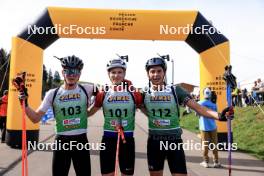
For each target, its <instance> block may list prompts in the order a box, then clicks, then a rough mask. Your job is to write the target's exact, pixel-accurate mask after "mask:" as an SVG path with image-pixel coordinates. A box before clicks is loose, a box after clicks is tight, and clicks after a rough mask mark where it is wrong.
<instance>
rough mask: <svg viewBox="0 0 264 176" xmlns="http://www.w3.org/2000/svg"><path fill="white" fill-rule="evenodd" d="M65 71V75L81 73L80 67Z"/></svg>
mask: <svg viewBox="0 0 264 176" xmlns="http://www.w3.org/2000/svg"><path fill="white" fill-rule="evenodd" d="M63 72H64V74H65V75H79V74H80V73H81V71H80V70H78V69H64V70H63Z"/></svg>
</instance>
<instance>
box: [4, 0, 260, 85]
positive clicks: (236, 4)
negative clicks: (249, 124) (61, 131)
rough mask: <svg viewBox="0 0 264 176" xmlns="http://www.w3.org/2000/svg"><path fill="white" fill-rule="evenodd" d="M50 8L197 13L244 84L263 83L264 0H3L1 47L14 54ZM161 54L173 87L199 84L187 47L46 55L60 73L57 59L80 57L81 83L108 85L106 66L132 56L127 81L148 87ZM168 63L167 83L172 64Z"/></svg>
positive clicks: (108, 45)
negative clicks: (15, 43) (16, 43)
mask: <svg viewBox="0 0 264 176" xmlns="http://www.w3.org/2000/svg"><path fill="white" fill-rule="evenodd" d="M48 6H58V7H72V8H74V7H78V8H98V9H144V10H149V9H155V10H198V11H200V12H201V13H202V14H203V16H204V17H205V18H206V19H207V20H211V21H212V22H213V25H214V26H215V27H216V28H217V29H218V30H220V31H221V32H222V33H223V34H224V35H225V36H226V37H227V38H228V39H229V41H230V47H231V48H230V51H231V56H230V59H231V64H232V66H233V73H234V74H235V75H236V76H237V78H238V82H240V85H241V86H242V87H243V86H248V85H250V84H248V83H251V82H253V81H254V80H255V79H257V78H262V80H264V69H263V65H264V53H263V49H264V44H263V41H264V35H263V31H264V1H262V0H251V1H238V0H233V1H230V0H229V1H228V0H222V1H216V0H215V1H212V0H199V1H198V0H186V1H183V0H151V1H150V0H133V1H132V0H94V1H91V0H72V1H69V0H20V1H17V0H1V1H0V16H1V27H0V47H2V48H4V49H6V50H8V51H9V50H11V38H12V36H16V35H17V34H18V33H20V32H21V31H22V30H23V29H24V28H25V27H27V25H28V24H30V23H32V22H34V21H35V20H36V19H37V18H38V17H39V15H40V14H41V12H42V11H43V10H44V9H45V8H46V7H48ZM157 53H159V54H161V55H163V54H169V55H170V57H171V58H173V60H174V66H175V76H174V82H175V83H180V82H185V83H190V84H194V85H199V77H200V76H199V55H198V54H197V53H196V52H195V51H194V50H193V49H192V48H190V47H189V46H188V45H187V44H186V43H185V42H180V41H143V40H102V39H100V40H96V39H94V40H91V39H59V40H57V41H56V42H54V43H53V44H52V45H51V46H49V47H48V48H47V49H46V50H45V52H44V64H45V65H46V67H47V69H51V70H52V71H53V72H54V71H55V70H57V71H60V70H61V67H60V63H59V62H58V60H56V59H55V58H53V56H54V55H56V56H59V57H63V56H67V55H73V54H75V55H76V56H79V57H80V58H82V59H83V60H84V64H85V66H84V69H83V72H82V76H81V80H82V81H89V82H94V83H100V84H105V83H108V82H109V79H108V76H107V72H106V69H105V68H106V63H107V61H108V60H109V59H113V58H117V56H116V54H119V55H128V56H129V62H128V69H127V75H126V77H127V78H128V79H130V80H132V81H133V82H134V84H135V85H136V86H137V87H143V86H145V85H147V76H146V73H145V70H144V65H145V62H146V60H147V59H149V58H151V57H155V56H157ZM171 64H172V63H171V62H169V63H168V68H169V69H168V75H167V76H168V82H172V80H171V77H172V76H171V66H172V65H171Z"/></svg>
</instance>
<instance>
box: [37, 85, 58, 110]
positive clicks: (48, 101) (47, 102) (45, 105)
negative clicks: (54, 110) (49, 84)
mask: <svg viewBox="0 0 264 176" xmlns="http://www.w3.org/2000/svg"><path fill="white" fill-rule="evenodd" d="M55 90H56V89H51V90H49V91H48V92H47V93H46V95H45V97H44V99H43V101H42V102H41V104H40V106H39V107H38V109H37V111H42V112H47V111H48V109H49V108H50V107H51V106H52V99H53V96H54V93H55Z"/></svg>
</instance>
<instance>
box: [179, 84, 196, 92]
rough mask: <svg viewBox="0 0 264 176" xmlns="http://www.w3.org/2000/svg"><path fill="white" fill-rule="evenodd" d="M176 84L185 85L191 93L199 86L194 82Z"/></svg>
mask: <svg viewBox="0 0 264 176" xmlns="http://www.w3.org/2000/svg"><path fill="white" fill-rule="evenodd" d="M176 85H179V86H181V87H183V88H184V89H185V90H187V91H188V92H189V93H191V92H193V90H194V88H195V87H199V86H196V85H192V84H188V83H178V84H176Z"/></svg>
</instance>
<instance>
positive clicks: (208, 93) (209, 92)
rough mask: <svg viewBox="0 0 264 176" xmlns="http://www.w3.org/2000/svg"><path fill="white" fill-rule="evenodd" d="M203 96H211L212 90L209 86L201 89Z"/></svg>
mask: <svg viewBox="0 0 264 176" xmlns="http://www.w3.org/2000/svg"><path fill="white" fill-rule="evenodd" d="M203 95H204V98H211V96H212V91H211V90H210V88H208V87H206V88H205V89H204V91H203Z"/></svg>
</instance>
